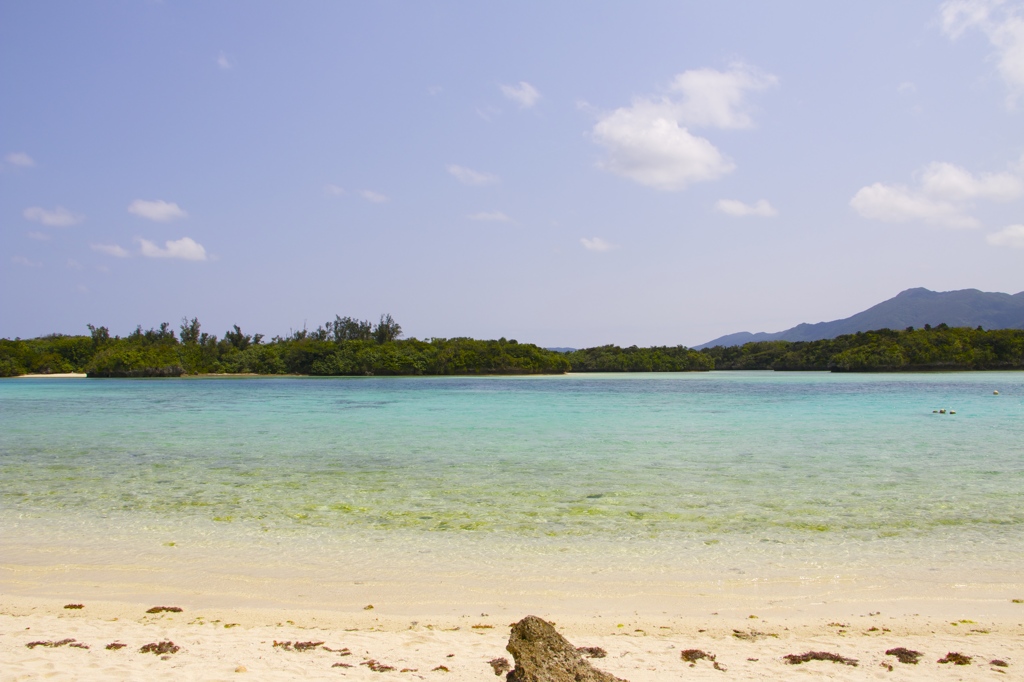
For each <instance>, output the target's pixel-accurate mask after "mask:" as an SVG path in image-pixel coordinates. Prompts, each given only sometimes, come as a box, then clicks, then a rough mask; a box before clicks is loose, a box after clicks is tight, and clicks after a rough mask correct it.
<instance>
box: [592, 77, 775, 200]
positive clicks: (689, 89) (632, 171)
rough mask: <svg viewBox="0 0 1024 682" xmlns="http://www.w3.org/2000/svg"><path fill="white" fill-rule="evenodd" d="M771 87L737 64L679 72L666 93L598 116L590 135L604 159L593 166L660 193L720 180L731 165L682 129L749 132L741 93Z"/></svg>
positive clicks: (749, 120)
mask: <svg viewBox="0 0 1024 682" xmlns="http://www.w3.org/2000/svg"><path fill="white" fill-rule="evenodd" d="M777 82H778V79H777V78H775V76H772V75H770V74H765V73H762V72H760V71H757V70H756V69H753V68H750V67H747V66H745V65H742V64H738V65H735V66H733V67H732V69H731V70H729V71H716V70H714V69H697V70H692V71H685V72H683V73H681V74H679V75H677V76H676V77H675V79H674V80H673V81H672V84H671V86H670V87H669V89H668V94H666V95H663V96H660V97H654V98H638V99H636V100H634V101H633V103H632V105H630V106H628V107H620V108H618V109H616V110H615V111H612V112H610V113H607V114H605V115H603V116H601V117H600V119H599V120H598V122H597V123H596V124H595V125H594V128H593V131H592V135H593V139H594V141H595V142H597V143H598V144H600V145H602V146H603V147H605V149H606V150H607V152H608V154H607V156H606V157H605V159H603V160H602V161H601V162H600V163H599V164H598V167H600V168H603V169H604V170H607V171H610V172H612V173H616V174H617V175H621V176H623V177H627V178H629V179H631V180H633V181H635V182H639V183H640V184H642V185H648V186H649V187H654V188H656V189H660V190H665V191H677V190H681V189H684V188H685V187H687V186H688V185H690V184H691V183H694V182H700V181H706V180H715V179H717V178H720V177H722V176H723V175H725V174H726V173H729V172H731V171H732V170H733V169H734V168H735V164H733V162H732V161H730V160H729V159H728V158H726V157H725V156H724V155H723V154H722V153H721V152H720V151H719V150H718V149H717V148H716V147H715V146H714V145H713V144H712V143H711V142H710V141H708V140H707V139H706V138H704V137H700V136H697V135H694V134H693V133H691V132H690V130H689V129H688V126H690V127H701V126H702V127H711V128H720V129H726V128H750V127H752V126H753V119H752V118H751V116H750V113H749V112H748V110H747V108H746V102H745V97H746V94H747V93H748V92H751V91H757V90H764V89H765V88H768V87H771V86H773V85H775V84H776V83H777ZM674 94H679V95H681V97H680V98H674V97H673V95H674Z"/></svg>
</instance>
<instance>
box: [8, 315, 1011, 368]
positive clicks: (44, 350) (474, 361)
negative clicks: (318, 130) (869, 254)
mask: <svg viewBox="0 0 1024 682" xmlns="http://www.w3.org/2000/svg"><path fill="white" fill-rule="evenodd" d="M89 330H90V335H89V336H64V335H60V334H54V335H51V336H45V337H41V338H38V339H26V340H22V339H15V340H9V339H0V376H17V375H21V374H28V373H41V374H49V373H62V372H85V373H87V374H88V375H89V376H90V377H178V376H182V375H183V374H193V375H194V374H210V373H226V374H306V375H319V376H346V375H347V376H368V375H384V376H387V375H402V376H412V375H435V376H436V375H474V374H478V375H487V374H562V373H565V372H569V371H572V372H692V371H707V370H712V369H719V370H744V369H746V370H749V369H760V370H778V371H807V370H818V371H833V372H892V371H925V370H995V369H1014V370H1019V369H1024V330H1018V329H997V330H989V331H986V330H984V329H982V328H980V327H978V328H974V329H971V328H967V327H950V326H947V325H945V324H940V325H938V326H936V327H931V326H930V325H925V327H924V328H923V329H914V328H912V327H911V328H907V329H904V330H901V331H896V330H891V329H881V330H876V331H870V332H858V333H856V334H846V335H842V336H839V337H836V338H834V339H823V340H818V341H797V342H790V341H760V342H755V343H748V344H744V345H743V346H716V347H714V348H705V349H703V350H701V351H697V350H693V349H691V348H686V347H685V346H656V347H651V348H638V347H636V346H630V347H628V348H621V347H619V346H612V345H609V346H598V347H595V348H584V349H580V350H574V351H571V352H568V353H559V352H556V351H552V350H546V349H544V348H540V347H538V346H535V345H533V344H529V343H519V342H517V341H516V340H514V339H512V340H506V339H504V338H502V339H498V340H490V341H480V340H476V339H467V338H455V339H430V340H428V341H422V340H418V339H400V338H399V337H400V336H401V327H400V326H399V325H398V323H396V322H395V321H394V320H392V319H391V316H389V315H387V316H384V317H382V318H381V321H380V323H378V324H377V325H371V324H370V323H369V322H364V321H359V320H353V319H351V318H340V317H338V318H335V320H334V321H333V322H331V323H328V324H327V325H323V326H321V327H318V328H317V329H315V330H313V331H311V332H307V331H306V330H302V331H300V332H296V333H294V334H292V335H291V336H288V337H286V338H282V337H275V338H273V339H272V340H270V341H266V342H265V341H264V338H263V336H262V335H260V334H252V335H250V334H244V333H243V332H242V330H241V329H239V328H238V327H237V326H236V327H234V329H232V330H229V331H228V332H226V333H225V334H224V338H222V339H218V338H217V337H216V336H214V335H209V334H206V333H205V332H202V331H201V330H200V326H199V322H198V321H197V320H195V319H193V320H191V321H188V320H186V321H184V322H183V323H182V325H181V330H180V336H179V335H176V334H175V332H174V331H173V330H171V329H170V325H168V324H166V323H165V324H162V325H161V326H160V327H159V329H150V330H148V331H143V330H142V328H141V327H139V328H138V329H136V330H135V332H133V333H132V334H130V335H128V336H126V337H124V338H118V337H111V336H110V334H109V332H108V331H107V329H106V328H105V327H92V326H90V328H89Z"/></svg>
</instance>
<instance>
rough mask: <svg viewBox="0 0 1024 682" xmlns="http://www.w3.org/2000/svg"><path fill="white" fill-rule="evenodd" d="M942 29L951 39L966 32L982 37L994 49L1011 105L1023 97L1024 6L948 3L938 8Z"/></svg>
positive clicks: (990, 1) (995, 0)
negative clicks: (976, 33) (983, 36)
mask: <svg viewBox="0 0 1024 682" xmlns="http://www.w3.org/2000/svg"><path fill="white" fill-rule="evenodd" d="M939 15H940V20H941V23H942V30H943V32H945V34H946V35H948V36H949V37H950V38H952V39H953V40H956V39H957V38H959V37H960V36H961V35H962V34H963V33H964V32H965V31H967V30H969V29H978V30H979V31H981V32H982V33H984V34H985V37H987V38H988V40H989V42H990V43H991V44H992V46H993V47H994V48H995V58H996V63H997V66H996V68H997V70H998V71H999V75H1000V76H1001V77H1002V78H1003V81H1005V83H1006V85H1007V88H1008V90H1009V93H1008V95H1007V105H1009V106H1013V104H1014V103H1015V101H1016V99H1017V97H1018V96H1019V95H1021V94H1024V7H1022V6H1021V5H1020V4H1016V3H1006V2H1004V1H1003V0H948V1H947V2H945V3H943V4H942V7H941V8H940V9H939Z"/></svg>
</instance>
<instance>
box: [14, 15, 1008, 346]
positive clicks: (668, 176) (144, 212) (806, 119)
mask: <svg viewBox="0 0 1024 682" xmlns="http://www.w3.org/2000/svg"><path fill="white" fill-rule="evenodd" d="M0 93H3V96H2V97H0V337H5V338H14V337H22V338H28V337H33V336H38V335H42V334H48V333H54V332H60V333H67V334H80V333H87V330H86V325H87V324H90V323H91V324H94V325H105V326H107V327H109V328H110V330H111V333H114V334H121V335H123V334H126V333H128V332H130V331H131V330H133V329H134V328H135V326H136V325H139V324H141V325H142V326H143V327H144V328H150V327H155V326H158V325H159V324H160V323H161V322H165V321H166V322H170V323H171V324H172V325H173V326H174V327H177V325H178V324H179V323H180V321H181V319H182V318H183V317H189V318H192V317H197V318H198V319H199V321H200V322H201V324H202V326H203V330H204V331H207V332H210V333H214V334H218V335H222V334H223V332H224V330H226V329H229V328H230V327H231V325H234V324H238V325H239V326H240V327H241V328H242V329H243V331H246V332H249V333H253V332H260V333H263V334H266V335H267V336H268V337H270V336H274V335H287V334H289V333H291V332H292V331H295V330H299V329H302V328H303V327H307V328H309V329H313V328H315V327H317V326H318V325H320V324H323V323H324V322H326V321H328V320H331V319H333V318H334V316H335V315H336V314H337V315H341V316H352V317H356V318H360V319H371V320H376V319H377V318H378V317H379V316H380V315H381V314H382V313H390V314H391V315H393V316H394V318H395V319H396V320H397V321H398V322H399V323H400V324H401V325H402V327H403V329H404V331H405V334H406V336H414V337H417V338H431V337H454V336H472V337H476V338H498V337H506V338H510V339H512V338H515V339H518V340H519V341H523V342H533V343H537V344H540V345H543V346H570V347H587V346H594V345H599V344H605V343H617V344H620V345H632V344H637V345H641V346H644V345H677V344H684V345H691V346H692V345H697V344H700V343H702V342H705V341H708V340H710V339H712V338H715V337H717V336H720V335H723V334H727V333H732V332H738V331H753V332H757V331H769V332H770V331H778V330H781V329H786V328H788V327H791V326H794V325H796V324H798V323H800V322H819V321H823V320H832V319H837V318H842V317H847V316H849V315H852V314H854V313H856V312H859V311H860V310H863V309H865V308H867V307H870V306H871V305H874V304H875V303H878V302H880V301H882V300H884V299H887V298H890V297H892V296H894V295H896V294H897V293H899V292H900V291H902V290H904V289H907V288H911V287H927V288H929V289H933V290H937V291H948V290H954V289H965V288H977V289H981V290H984V291H1003V292H1008V293H1016V292H1018V291H1021V290H1024V2H1014V1H1010V0H1006V1H1004V2H1000V1H998V0H950V1H948V2H922V1H914V0H908V1H906V2H899V3H893V2H889V1H871V0H865V1H863V2H856V3H810V2H786V1H784V0H780V1H779V2H772V3H751V2H731V1H728V0H724V1H721V2H713V3H709V2H678V1H671V2H647V1H643V0H638V1H637V2H630V3H624V2H600V1H596V2H595V1H585V2H584V1H572V0H566V1H564V2H557V3H550V2H518V3H497V2H478V3H464V2H463V3H456V2H433V1H430V0H418V1H416V2H411V1H410V2H395V1H390V0H382V1H379V2H359V3H357V2H345V3H343V2H316V1H312V0H310V1H306V2H301V3H294V2H260V1H258V0H245V1H240V0H220V1H218V2H198V1H197V2H175V1H172V0H166V1H165V2H152V1H143V0H106V1H103V0H98V1H96V2H87V3H86V2H77V1H67V2H52V1H48V0H39V1H34V2H20V1H15V0H0Z"/></svg>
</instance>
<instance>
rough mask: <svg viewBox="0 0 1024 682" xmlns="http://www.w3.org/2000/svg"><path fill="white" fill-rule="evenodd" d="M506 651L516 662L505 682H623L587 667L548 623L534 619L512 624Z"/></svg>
mask: <svg viewBox="0 0 1024 682" xmlns="http://www.w3.org/2000/svg"><path fill="white" fill-rule="evenodd" d="M505 648H506V649H508V652H509V653H510V654H512V658H514V659H515V662H516V667H515V668H514V669H513V670H512V672H510V673H509V674H508V676H507V677H506V678H505V679H506V680H507V682H626V680H623V679H620V678H618V677H615V676H614V675H609V674H608V673H606V672H602V671H600V670H598V669H597V668H595V667H594V666H592V665H590V662H589V661H587V660H585V659H584V658H583V656H582V655H581V654H580V652H579V651H577V650H576V647H574V646H573V645H572V644H570V643H569V642H568V641H567V640H566V639H565V637H562V636H561V635H560V634H558V632H557V631H556V630H555V628H554V627H553V626H552V625H551V623H548V622H547V621H545V620H542V619H540V618H538V617H537V616H527V617H526V618H523V619H522V620H521V621H519V622H518V623H516V624H515V625H513V626H512V634H511V635H510V636H509V638H508V646H507V647H505Z"/></svg>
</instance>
